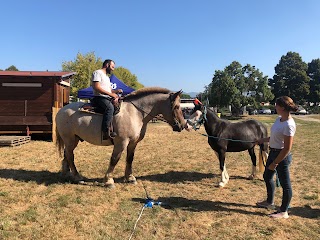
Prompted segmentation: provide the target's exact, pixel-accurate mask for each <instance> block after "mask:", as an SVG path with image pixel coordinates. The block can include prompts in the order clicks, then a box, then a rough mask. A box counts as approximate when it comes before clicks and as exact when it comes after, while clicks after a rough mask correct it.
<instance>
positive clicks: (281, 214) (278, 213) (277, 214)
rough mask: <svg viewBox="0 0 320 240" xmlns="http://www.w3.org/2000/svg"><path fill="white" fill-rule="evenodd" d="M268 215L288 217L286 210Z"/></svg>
mask: <svg viewBox="0 0 320 240" xmlns="http://www.w3.org/2000/svg"><path fill="white" fill-rule="evenodd" d="M269 216H270V217H272V218H284V219H287V218H289V214H288V212H274V213H272V214H270V215H269Z"/></svg>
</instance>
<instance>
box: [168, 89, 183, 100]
mask: <svg viewBox="0 0 320 240" xmlns="http://www.w3.org/2000/svg"><path fill="white" fill-rule="evenodd" d="M181 93H182V90H180V91H179V92H175V93H171V94H170V98H171V101H173V100H175V99H176V98H177V97H178V96H180V95H181Z"/></svg>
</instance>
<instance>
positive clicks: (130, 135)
mask: <svg viewBox="0 0 320 240" xmlns="http://www.w3.org/2000/svg"><path fill="white" fill-rule="evenodd" d="M180 95H181V91H179V92H175V93H172V92H170V91H169V90H168V89H164V88H143V89H141V90H138V91H135V92H132V93H131V94H129V95H127V96H125V97H124V99H123V102H122V103H121V109H120V112H119V113H118V114H116V115H115V116H114V118H113V128H114V131H115V132H116V133H117V136H116V137H115V138H114V139H113V143H112V141H111V140H106V141H102V137H101V124H102V115H98V114H92V113H87V112H83V111H79V108H81V107H82V105H83V104H84V103H80V102H76V103H70V104H68V105H66V106H65V107H63V108H62V109H60V110H59V112H58V113H57V116H56V145H57V147H58V149H59V152H60V153H62V151H63V150H64V158H63V161H62V173H63V175H64V176H68V177H71V178H72V180H73V181H75V182H79V181H81V180H82V177H81V176H80V174H79V173H78V171H77V168H76V166H75V164H74V153H73V151H74V149H75V148H76V147H77V145H78V143H79V141H80V140H84V141H87V142H89V143H91V144H94V145H102V146H109V145H112V144H114V148H113V152H112V156H111V160H110V164H109V168H108V170H107V172H106V174H105V178H104V183H105V185H106V186H107V187H114V180H113V176H112V174H113V170H114V168H115V166H116V165H117V163H118V161H119V159H120V157H121V154H122V152H123V151H124V150H125V149H126V150H127V156H126V168H125V180H126V181H127V182H130V183H136V178H135V177H134V176H133V174H132V162H133V159H134V152H135V149H136V146H137V144H138V142H140V141H141V140H142V139H143V138H144V136H145V133H146V129H147V123H148V122H149V121H150V120H152V119H153V118H154V117H155V116H157V115H158V114H161V115H162V116H163V119H164V120H165V121H166V122H167V123H168V124H169V125H171V127H172V129H173V131H178V132H181V131H182V130H183V128H184V127H185V120H184V118H183V114H182V110H181V108H180Z"/></svg>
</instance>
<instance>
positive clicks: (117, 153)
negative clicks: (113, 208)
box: [104, 143, 126, 188]
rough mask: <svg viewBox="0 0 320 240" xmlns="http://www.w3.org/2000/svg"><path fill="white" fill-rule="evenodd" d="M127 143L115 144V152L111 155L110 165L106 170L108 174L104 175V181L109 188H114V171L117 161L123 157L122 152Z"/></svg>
mask: <svg viewBox="0 0 320 240" xmlns="http://www.w3.org/2000/svg"><path fill="white" fill-rule="evenodd" d="M125 146H126V145H125V144H123V143H122V144H117V145H116V144H115V146H114V148H113V152H112V155H111V159H110V163H109V167H108V170H107V172H106V175H105V177H104V183H105V186H106V187H108V188H114V187H115V185H114V180H113V171H114V168H115V167H116V165H117V163H118V162H119V159H120V157H121V154H122V152H123V150H124V148H125Z"/></svg>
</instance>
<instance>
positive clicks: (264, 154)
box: [259, 126, 268, 172]
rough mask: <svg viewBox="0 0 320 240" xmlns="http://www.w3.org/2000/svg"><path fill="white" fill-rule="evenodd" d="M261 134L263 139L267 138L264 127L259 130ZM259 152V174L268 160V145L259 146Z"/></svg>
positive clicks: (266, 131)
mask: <svg viewBox="0 0 320 240" xmlns="http://www.w3.org/2000/svg"><path fill="white" fill-rule="evenodd" d="M261 130H262V133H263V136H262V137H263V138H265V137H267V136H268V130H267V128H266V127H265V126H263V128H262V129H261ZM259 146H260V151H259V172H264V169H265V167H266V163H267V158H268V143H266V142H265V143H262V144H260V145H259Z"/></svg>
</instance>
